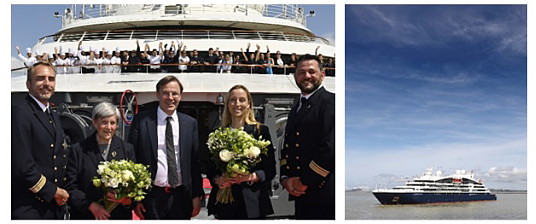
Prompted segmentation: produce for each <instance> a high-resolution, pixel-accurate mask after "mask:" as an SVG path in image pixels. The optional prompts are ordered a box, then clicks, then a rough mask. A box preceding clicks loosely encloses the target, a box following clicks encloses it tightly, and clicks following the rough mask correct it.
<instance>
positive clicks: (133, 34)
mask: <svg viewBox="0 0 536 224" xmlns="http://www.w3.org/2000/svg"><path fill="white" fill-rule="evenodd" d="M137 39H139V40H145V41H162V40H170V39H171V40H203V39H206V40H276V41H291V42H305V43H321V44H326V45H331V43H330V42H329V41H328V40H327V39H325V38H323V37H318V36H312V35H304V34H297V33H285V32H281V31H245V30H120V31H119V30H111V31H93V32H84V33H61V34H55V35H49V36H45V37H42V38H40V39H39V41H38V45H41V44H48V43H65V42H78V41H101V40H137Z"/></svg>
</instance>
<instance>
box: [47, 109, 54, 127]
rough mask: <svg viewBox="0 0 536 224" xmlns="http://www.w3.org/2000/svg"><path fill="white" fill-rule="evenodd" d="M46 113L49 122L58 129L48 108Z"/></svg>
mask: <svg viewBox="0 0 536 224" xmlns="http://www.w3.org/2000/svg"><path fill="white" fill-rule="evenodd" d="M45 113H46V114H47V116H48V121H49V122H50V124H52V126H54V127H56V124H54V119H52V113H51V112H50V108H48V107H47V109H46V110H45Z"/></svg>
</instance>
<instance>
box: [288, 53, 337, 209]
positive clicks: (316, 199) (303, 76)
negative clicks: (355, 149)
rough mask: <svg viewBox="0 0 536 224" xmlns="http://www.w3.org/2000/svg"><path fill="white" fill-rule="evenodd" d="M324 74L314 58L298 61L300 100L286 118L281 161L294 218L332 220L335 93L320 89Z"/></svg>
mask: <svg viewBox="0 0 536 224" xmlns="http://www.w3.org/2000/svg"><path fill="white" fill-rule="evenodd" d="M325 75H326V74H325V72H324V69H323V68H322V65H321V63H320V60H319V58H318V57H317V56H313V55H308V54H307V55H304V56H302V57H301V58H300V59H299V60H298V62H297V66H296V72H295V74H294V79H295V81H296V85H298V87H299V88H300V90H301V97H300V100H299V101H298V103H297V104H296V105H294V107H293V108H292V110H291V111H290V114H289V116H288V121H287V125H286V128H285V133H286V134H285V144H284V147H283V149H282V151H281V156H282V157H281V161H280V165H281V176H282V178H281V183H282V185H283V186H284V187H285V189H286V190H287V191H288V192H289V194H290V195H289V200H294V201H295V218H296V219H335V94H333V93H331V92H328V91H327V90H326V89H325V88H324V87H323V86H322V81H323V80H324V77H325Z"/></svg>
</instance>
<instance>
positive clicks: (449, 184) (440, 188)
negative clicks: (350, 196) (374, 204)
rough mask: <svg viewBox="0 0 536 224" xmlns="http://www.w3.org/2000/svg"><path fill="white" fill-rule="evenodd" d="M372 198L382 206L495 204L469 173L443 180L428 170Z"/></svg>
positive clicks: (456, 173) (444, 177)
mask: <svg viewBox="0 0 536 224" xmlns="http://www.w3.org/2000/svg"><path fill="white" fill-rule="evenodd" d="M372 194H374V196H375V197H376V198H377V199H378V201H380V203H381V204H384V205H393V204H428V203H450V202H466V201H491V200H497V197H496V196H495V194H493V193H491V192H490V190H489V189H488V188H486V187H485V186H484V184H482V182H481V181H480V180H476V179H475V178H474V173H473V172H466V171H465V170H457V171H456V172H455V173H454V174H451V175H447V176H444V175H443V173H442V172H441V171H439V170H438V171H436V172H435V173H434V171H433V170H432V169H428V170H427V171H426V172H425V173H424V174H423V175H421V176H420V177H417V178H415V179H413V180H411V181H408V182H406V185H404V186H398V187H395V188H393V189H376V190H374V191H372Z"/></svg>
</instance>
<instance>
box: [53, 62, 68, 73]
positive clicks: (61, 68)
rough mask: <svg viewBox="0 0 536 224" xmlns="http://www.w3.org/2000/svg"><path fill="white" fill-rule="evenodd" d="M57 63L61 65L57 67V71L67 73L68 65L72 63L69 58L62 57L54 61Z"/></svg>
mask: <svg viewBox="0 0 536 224" xmlns="http://www.w3.org/2000/svg"><path fill="white" fill-rule="evenodd" d="M54 62H55V63H56V65H59V67H56V73H58V74H65V73H67V71H68V67H67V66H68V65H70V63H71V61H70V60H69V59H67V58H65V59H61V58H58V59H56V61H54Z"/></svg>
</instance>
